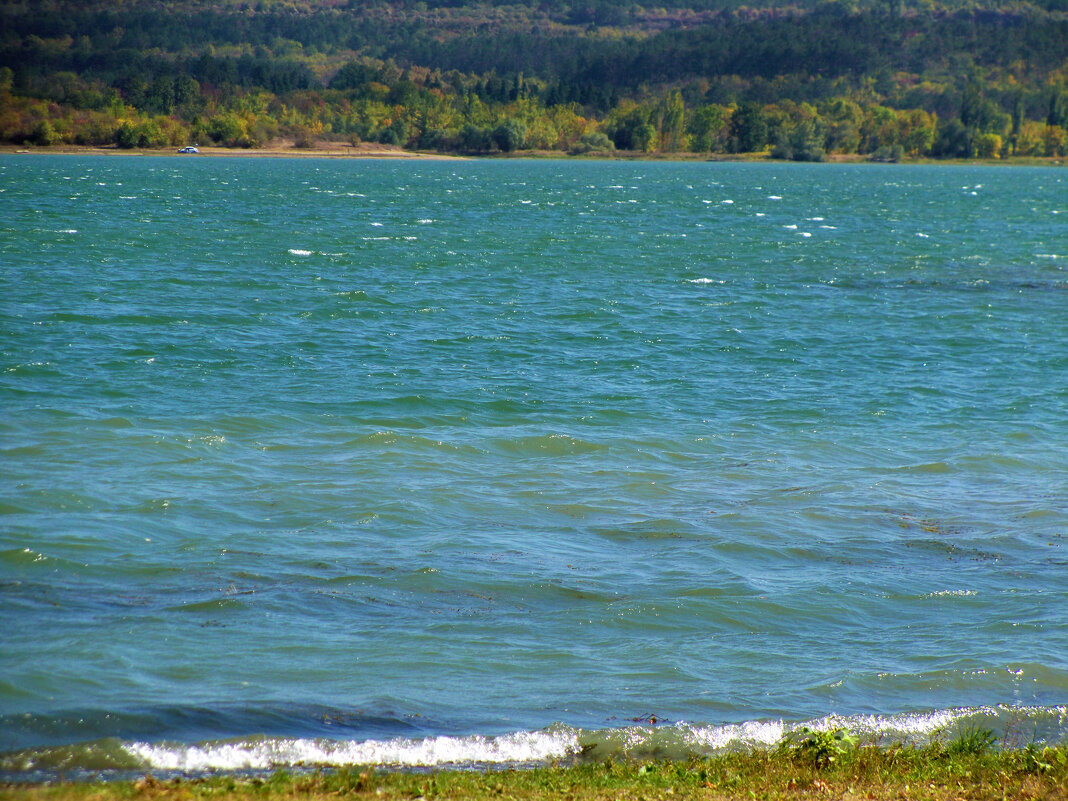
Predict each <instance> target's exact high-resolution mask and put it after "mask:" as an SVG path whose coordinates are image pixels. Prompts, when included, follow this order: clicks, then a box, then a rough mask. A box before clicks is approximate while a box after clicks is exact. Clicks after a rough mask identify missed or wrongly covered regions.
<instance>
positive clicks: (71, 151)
mask: <svg viewBox="0 0 1068 801" xmlns="http://www.w3.org/2000/svg"><path fill="white" fill-rule="evenodd" d="M197 147H198V150H199V152H198V153H195V154H194V153H189V154H180V153H179V152H178V148H177V147H165V148H119V147H116V146H114V145H52V146H48V147H38V146H32V145H30V146H26V145H23V146H17V145H0V155H81V156H86V155H93V156H178V155H181V156H183V157H184V158H197V157H205V156H206V157H209V158H210V157H220V156H222V157H227V158H287V159H288V158H315V159H393V160H398V161H457V160H460V161H463V160H472V159H508V158H525V159H568V160H575V161H612V160H614V161H686V162H766V163H780V164H786V163H789V162H787V161H778V160H776V159H773V158H771V156H770V155H769V154H768V153H766V152H762V153H688V152H676V153H644V152H639V151H626V150H618V151H596V152H590V153H582V154H571V153H567V152H565V151H561V150H517V151H514V152H512V153H485V154H471V155H460V154H454V153H439V152H434V151H413V150H404V149H403V148H401V147H397V146H396V145H383V144H378V143H376V142H360V143H359V144H356V145H353V144H348V143H346V142H330V141H325V140H320V141H318V142H316V143H314V144H313V145H311V146H309V147H297V146H295V145H293V144H292V143H289V142H280V143H272V144H270V145H267V146H264V147H249V148H244V147H217V146H212V145H203V146H199V145H198V146H197ZM822 163H824V164H879V163H885V162H878V161H872V160H870V159H868V158H866V157H864V156H862V155H860V154H856V153H850V154H837V153H833V154H828V155H827V158H826V160H825V161H824V162H822ZM895 163H898V164H941V165H990V166H1028V167H1061V166H1064V163H1065V159H1062V158H1055V157H1018V158H1017V157H1010V158H1006V159H979V158H975V159H932V158H916V159H910V158H906V159H903V160H902V161H900V162H895Z"/></svg>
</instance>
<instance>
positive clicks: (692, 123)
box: [686, 105, 727, 153]
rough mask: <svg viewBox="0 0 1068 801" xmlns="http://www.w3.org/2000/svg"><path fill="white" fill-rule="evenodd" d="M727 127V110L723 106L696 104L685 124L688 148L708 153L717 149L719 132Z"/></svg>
mask: <svg viewBox="0 0 1068 801" xmlns="http://www.w3.org/2000/svg"><path fill="white" fill-rule="evenodd" d="M726 127H727V110H726V109H725V108H724V107H723V106H712V105H707V106H698V107H697V108H696V109H694V112H693V114H691V115H690V119H689V120H688V121H687V124H686V132H687V133H688V134H689V135H690V150H692V151H693V152H694V153H708V152H710V151H713V150H718V149H719V147H718V146H719V145H720V144H721V143H720V141H719V140H720V134H721V133H722V132H723V131H724V129H725V128H726Z"/></svg>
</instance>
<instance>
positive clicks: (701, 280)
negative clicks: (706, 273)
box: [687, 278, 727, 284]
mask: <svg viewBox="0 0 1068 801" xmlns="http://www.w3.org/2000/svg"><path fill="white" fill-rule="evenodd" d="M687 283H690V284H725V283H727V282H726V281H719V280H717V279H715V278H691V279H690V280H689V281H688V282H687Z"/></svg>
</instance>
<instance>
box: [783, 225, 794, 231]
mask: <svg viewBox="0 0 1068 801" xmlns="http://www.w3.org/2000/svg"><path fill="white" fill-rule="evenodd" d="M783 228H787V229H789V230H791V231H796V230H797V226H796V225H784V226H783Z"/></svg>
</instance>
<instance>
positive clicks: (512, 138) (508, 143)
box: [491, 118, 527, 153]
mask: <svg viewBox="0 0 1068 801" xmlns="http://www.w3.org/2000/svg"><path fill="white" fill-rule="evenodd" d="M491 137H492V139H493V143H494V144H495V145H497V147H499V148H500V149H501V150H502V151H504V152H505V153H511V152H512V151H513V150H519V149H520V148H522V147H523V145H525V144H526V141H527V126H525V125H524V124H523V123H521V122H520V121H519V120H516V119H512V118H508V119H507V120H505V121H504V122H502V123H501V124H500V125H498V126H497V127H496V128H494V129H493V133H492V134H491Z"/></svg>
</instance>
